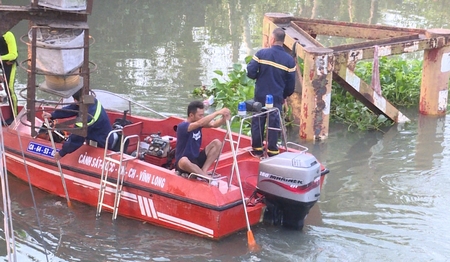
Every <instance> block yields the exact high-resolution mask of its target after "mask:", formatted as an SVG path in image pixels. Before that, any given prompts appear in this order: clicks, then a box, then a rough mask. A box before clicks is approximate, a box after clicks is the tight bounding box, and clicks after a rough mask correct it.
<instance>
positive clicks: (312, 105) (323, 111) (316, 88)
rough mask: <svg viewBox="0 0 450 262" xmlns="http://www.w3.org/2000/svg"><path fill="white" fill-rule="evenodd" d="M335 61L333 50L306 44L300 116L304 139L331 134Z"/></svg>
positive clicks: (301, 134)
mask: <svg viewBox="0 0 450 262" xmlns="http://www.w3.org/2000/svg"><path fill="white" fill-rule="evenodd" d="M333 64H334V63H333V50H331V49H328V48H322V47H305V59H304V71H303V84H302V101H301V113H300V114H301V115H300V117H299V118H300V130H299V135H300V138H302V139H306V140H310V141H311V140H322V139H325V138H327V137H328V129H329V122H330V121H329V120H330V103H331V83H332V76H333V75H332V73H333ZM296 117H298V116H296Z"/></svg>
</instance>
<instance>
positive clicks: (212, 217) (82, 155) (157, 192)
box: [2, 112, 323, 240]
mask: <svg viewBox="0 0 450 262" xmlns="http://www.w3.org/2000/svg"><path fill="white" fill-rule="evenodd" d="M108 114H109V117H110V119H111V122H114V119H117V118H121V115H120V114H119V113H117V112H108ZM19 118H20V119H22V122H26V121H24V119H25V114H23V115H22V116H19ZM129 119H130V121H131V122H133V123H141V124H139V125H135V126H139V127H140V129H139V131H136V132H137V133H136V134H137V135H138V136H139V137H140V138H141V141H143V140H144V139H145V138H146V137H147V136H148V135H151V134H155V133H161V134H162V135H166V136H170V137H175V136H176V133H175V131H174V128H173V127H174V126H176V125H177V124H178V123H180V122H181V121H182V119H180V118H176V117H170V118H167V119H163V120H159V119H148V118H143V117H137V116H135V117H130V118H129ZM39 121H40V120H39V119H36V123H39ZM2 129H3V130H2V131H3V136H4V141H5V143H4V144H5V145H4V146H5V154H6V164H7V168H8V170H9V171H10V172H11V173H12V174H13V175H14V176H16V177H18V178H19V179H21V180H23V181H30V183H31V184H32V185H33V186H35V187H37V188H40V189H42V190H44V191H47V192H49V193H51V194H55V195H58V196H60V197H65V191H64V187H63V184H62V178H61V173H60V172H59V169H58V166H57V163H56V161H55V160H54V158H53V156H52V150H53V149H52V146H51V142H50V141H49V140H48V139H46V138H45V137H44V138H41V137H37V138H34V137H31V135H30V134H31V130H30V127H29V125H27V124H22V123H20V121H16V123H15V124H13V125H11V126H10V127H2ZM233 136H234V137H235V138H237V137H236V136H237V135H236V134H233ZM224 137H225V131H224V130H222V129H206V130H204V132H203V141H204V142H203V143H204V144H205V145H206V143H208V142H209V141H212V140H213V139H217V138H218V139H222V140H223V138H224ZM131 144H133V143H130V145H129V146H131ZM205 145H202V146H205ZM56 147H57V149H60V148H61V147H62V143H57V144H56ZM133 150H136V148H133V149H130V150H129V152H131V151H133ZM250 151H251V139H250V138H249V137H241V138H240V146H239V149H238V150H237V152H236V159H237V163H238V167H239V171H240V172H239V173H240V178H241V181H242V193H243V194H244V199H245V201H246V208H245V209H246V211H247V212H245V209H244V205H243V199H242V195H241V189H240V187H239V181H238V179H237V175H236V172H235V171H234V168H233V154H232V152H231V148H230V145H229V144H224V147H223V151H222V154H221V156H220V158H219V161H218V164H217V167H216V172H217V173H219V174H221V175H222V177H221V179H217V180H216V181H214V183H208V182H207V181H206V182H205V180H199V179H196V178H185V177H182V176H179V175H177V174H176V173H175V171H174V170H173V169H169V168H167V166H166V165H164V163H166V162H167V160H166V159H165V158H161V159H159V160H158V161H156V162H155V161H153V160H154V158H142V159H139V158H136V159H133V160H131V161H128V162H127V164H126V165H125V166H124V173H123V174H124V180H123V188H122V192H121V193H120V196H121V200H120V204H119V207H118V215H119V216H124V217H129V218H133V219H137V220H141V221H145V222H147V223H149V224H154V225H158V226H162V227H166V228H170V229H174V230H177V231H181V232H185V233H189V234H193V235H197V236H201V237H206V238H210V239H214V240H218V239H221V238H223V237H225V236H228V235H230V234H233V233H236V232H238V231H241V230H245V229H246V228H247V226H248V225H247V218H248V223H249V224H250V225H255V224H257V223H259V222H262V221H263V217H264V213H265V209H266V204H265V203H264V201H263V197H262V195H260V194H258V193H257V188H256V187H257V182H258V181H257V180H258V172H259V171H258V168H259V163H260V159H259V158H256V157H254V156H253V155H252V154H251V153H250ZM108 153H111V152H108ZM104 154H105V150H104V149H102V148H97V147H94V146H91V145H88V144H85V145H83V146H82V147H81V148H79V149H78V150H76V151H75V152H73V153H71V154H68V155H66V156H65V157H63V158H62V159H61V160H60V163H61V168H62V173H63V176H64V180H65V183H66V188H67V192H68V196H69V198H70V200H71V201H79V202H81V203H85V204H87V205H91V206H94V207H98V204H99V202H98V199H99V190H100V180H101V176H102V169H103V168H105V169H106V170H108V171H109V172H108V174H109V176H108V182H110V183H116V182H117V177H118V173H119V172H118V171H119V166H118V164H116V163H114V162H110V163H108V164H107V163H106V162H105V160H104ZM149 160H151V161H149ZM169 166H170V165H169ZM211 169H212V168H211ZM322 181H323V179H321V182H322ZM115 193H116V191H115V188H114V187H113V186H111V185H108V186H107V187H106V191H105V195H104V201H103V203H104V204H106V205H109V206H113V203H114V199H115V195H116V194H115ZM100 211H101V212H100V214H99V215H111V212H112V209H109V208H106V207H103V209H101V210H100ZM105 211H106V212H109V213H105Z"/></svg>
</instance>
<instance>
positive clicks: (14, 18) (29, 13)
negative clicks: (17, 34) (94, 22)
mask: <svg viewBox="0 0 450 262" xmlns="http://www.w3.org/2000/svg"><path fill="white" fill-rule="evenodd" d="M89 2H90V1H89ZM87 17H88V13H87V12H76V13H74V12H61V11H59V10H53V9H49V8H43V7H37V8H35V7H32V6H10V5H0V21H2V23H0V33H2V34H4V33H5V32H6V31H8V30H10V29H11V28H13V27H14V26H15V25H16V24H18V23H19V22H20V21H21V20H29V21H32V22H33V23H34V24H36V25H46V24H50V23H58V22H60V23H64V22H87Z"/></svg>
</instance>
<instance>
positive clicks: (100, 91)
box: [92, 89, 167, 118]
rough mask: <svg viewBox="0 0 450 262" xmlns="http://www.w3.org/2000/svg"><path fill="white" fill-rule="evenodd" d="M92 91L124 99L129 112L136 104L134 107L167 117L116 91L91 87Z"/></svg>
mask: <svg viewBox="0 0 450 262" xmlns="http://www.w3.org/2000/svg"><path fill="white" fill-rule="evenodd" d="M92 92H94V94H101V93H103V94H106V95H110V96H114V97H117V98H120V99H122V100H124V101H126V102H127V103H128V110H129V111H128V112H129V113H130V114H131V113H132V107H133V106H136V107H139V108H142V109H145V110H147V111H149V112H151V113H153V114H156V115H158V116H159V117H162V118H167V116H165V115H163V114H161V113H159V112H157V111H155V110H153V109H151V108H150V107H147V106H145V105H142V104H140V103H138V102H136V101H133V100H132V99H129V98H126V97H124V96H121V95H119V94H116V93H113V92H109V91H106V90H102V89H93V90H92Z"/></svg>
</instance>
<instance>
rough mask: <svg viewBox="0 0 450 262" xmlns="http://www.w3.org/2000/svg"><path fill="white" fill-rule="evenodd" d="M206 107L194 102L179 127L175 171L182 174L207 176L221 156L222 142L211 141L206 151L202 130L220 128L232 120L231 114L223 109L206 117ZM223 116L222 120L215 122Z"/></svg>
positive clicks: (199, 102) (201, 103)
mask: <svg viewBox="0 0 450 262" xmlns="http://www.w3.org/2000/svg"><path fill="white" fill-rule="evenodd" d="M204 114H205V106H204V104H203V102H202V101H193V102H191V103H190V104H189V105H188V109H187V115H188V117H187V119H186V121H183V122H181V123H180V124H178V126H177V147H176V150H175V169H176V170H177V171H178V172H179V173H180V174H183V173H187V174H191V173H195V174H200V175H203V176H205V175H207V174H208V172H207V171H208V168H209V167H210V166H211V165H212V163H214V161H215V160H216V159H217V157H218V156H219V154H220V150H221V146H222V142H221V141H219V139H214V140H213V141H211V142H210V143H209V144H208V145H207V146H206V147H205V149H204V150H202V151H200V147H201V145H202V128H203V127H206V128H211V127H220V126H221V125H223V124H224V123H225V122H226V120H229V119H230V117H231V116H230V115H231V112H230V110H229V109H228V108H222V109H220V110H218V111H216V112H214V113H212V114H209V115H207V116H204ZM219 115H222V118H221V119H218V120H214V118H216V117H217V116H219Z"/></svg>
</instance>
